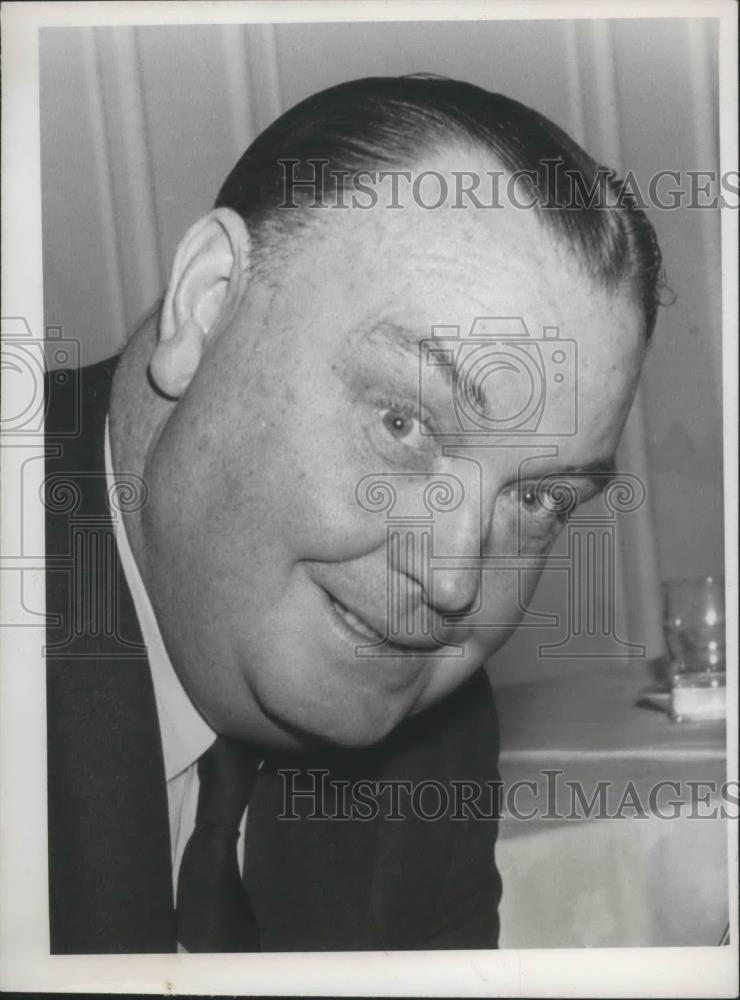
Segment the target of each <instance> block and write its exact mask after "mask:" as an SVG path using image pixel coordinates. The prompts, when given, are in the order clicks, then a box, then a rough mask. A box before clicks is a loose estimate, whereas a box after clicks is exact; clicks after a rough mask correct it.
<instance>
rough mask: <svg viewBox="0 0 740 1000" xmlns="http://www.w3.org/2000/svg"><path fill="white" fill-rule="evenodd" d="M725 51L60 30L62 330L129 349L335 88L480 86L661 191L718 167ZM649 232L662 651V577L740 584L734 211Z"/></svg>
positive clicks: (57, 272)
mask: <svg viewBox="0 0 740 1000" xmlns="http://www.w3.org/2000/svg"><path fill="white" fill-rule="evenodd" d="M716 53H717V38H716V27H715V24H714V22H713V21H711V20H685V19H684V20H678V19H676V20H674V19H669V20H655V21H639V22H637V21H580V22H578V21H567V20H559V21H554V20H553V21H530V22H503V21H498V22H486V23H482V22H467V23H466V22H462V23H393V24H388V23H368V24H328V25H327V24H321V25H318V24H317V25H310V24H300V25H289V24H288V25H269V24H268V25H245V26H233V25H228V26H182V27H141V28H133V27H124V28H84V29H80V28H75V29H57V28H54V29H43V30H42V32H41V136H42V198H43V222H44V240H43V252H44V297H45V319H46V323H47V325H57V326H63V327H64V330H65V335H66V336H68V337H75V338H78V339H79V340H80V341H81V343H82V358H83V361H84V362H86V363H91V362H94V361H97V360H100V359H102V358H104V357H106V356H108V355H109V354H112V353H113V352H115V351H117V350H119V349H120V348H121V346H122V345H123V343H124V339H125V336H126V334H127V331H130V330H131V329H132V328H133V327H134V326H135V324H136V323H137V321H138V320H139V319H140V318H141V317H142V315H143V314H144V313H145V312H146V311H147V310H148V309H149V308H150V307H151V306H152V305H153V304H154V303H155V301H156V299H157V297H158V296H159V295H160V294H161V292H162V290H163V288H164V286H165V283H166V276H167V273H168V270H169V267H170V263H171V260H172V257H173V254H174V250H175V247H176V245H177V242H178V240H179V238H180V237H181V236H182V235H183V234H184V233H185V231H186V229H187V228H188V226H189V225H190V224H191V223H192V222H193V221H194V220H195V219H196V218H197V217H198V216H199V215H201V214H203V213H204V212H206V211H207V210H208V209H209V208H210V206H211V204H212V201H213V199H214V197H215V194H216V192H217V190H218V188H219V186H220V184H221V182H222V180H223V179H224V177H225V176H226V174H227V173H228V171H229V169H230V168H231V166H232V165H233V163H234V162H235V160H236V159H237V157H238V156H239V155H240V154H241V152H242V151H243V150H244V148H245V147H246V145H247V144H248V143H249V142H250V141H251V140H252V139H253V138H254V137H255V136H256V135H257V134H258V133H259V131H260V130H261V129H263V128H264V127H265V126H266V125H267V124H269V122H270V121H272V120H273V119H274V118H275V117H276V116H277V115H278V114H279V113H280V112H281V111H282V110H284V109H285V108H287V107H289V106H290V105H292V104H294V103H295V102H296V101H298V100H300V99H301V98H303V97H305V96H307V95H309V94H310V93H312V92H314V91H316V90H318V89H321V88H323V87H326V86H329V85H331V84H334V83H338V82H340V81H342V80H347V79H351V78H353V77H358V76H363V75H376V74H381V75H382V74H399V73H409V72H418V71H428V72H435V73H442V74H446V75H450V76H453V77H458V78H461V79H465V80H469V81H470V82H472V83H475V84H478V85H481V86H483V87H486V88H488V89H491V90H500V91H502V92H504V93H506V94H508V95H510V96H512V97H514V98H517V99H518V100H520V101H523V102H524V103H526V104H530V105H532V106H533V107H535V108H537V109H538V110H540V111H542V112H544V113H545V114H546V115H547V116H548V117H550V118H551V119H552V120H553V121H555V122H556V123H557V124H559V125H561V126H562V127H564V128H565V129H566V131H568V132H570V133H571V134H572V135H573V136H574V137H575V138H576V139H577V140H579V141H581V142H582V143H583V144H584V146H585V147H586V149H587V150H588V151H589V152H590V153H591V154H592V155H593V156H594V157H595V158H596V159H597V160H599V161H601V162H605V163H608V164H609V165H611V166H615V167H616V168H617V169H618V170H619V171H620V172H622V173H624V172H625V171H627V170H632V171H633V172H634V174H635V176H636V177H637V178H638V180H639V181H640V183H641V185H642V186H643V189H645V190H646V189H647V183H648V180H649V178H650V176H651V174H652V173H654V172H655V171H657V170H660V169H674V170H683V171H685V170H688V169H695V170H697V169H698V170H710V169H717V168H718V141H717V56H716ZM649 214H650V217H651V220H652V221H653V224H654V225H655V227H656V229H657V232H658V236H659V238H660V241H661V244H662V247H663V252H664V258H665V265H666V270H667V276H668V281H669V284H670V286H671V287H672V289H673V290H674V291H675V294H676V299H675V302H674V304H673V305H671V306H670V307H669V308H666V309H663V310H661V314H660V318H659V322H658V328H657V331H656V334H655V341H654V344H653V346H652V348H651V352H650V356H649V359H648V361H647V364H646V368H645V373H644V377H643V383H642V390H641V393H640V396H639V398H638V401H637V404H636V407H635V408H634V411H633V413H632V415H631V417H630V422H629V425H628V429H627V432H626V434H625V441H624V445H623V447H622V453H621V456H620V460H621V465H622V468H624V469H625V470H627V471H631V472H634V473H636V474H638V475H640V476H641V477H642V478H643V479H644V480H645V481H646V483H647V485H648V503H647V504H646V505H645V506H644V507H643V508H642V509H641V510H640V511H639V512H638V513H637V514H635V515H630V516H629V517H625V518H623V519H622V521H621V522H620V541H621V550H620V551H621V561H620V567H619V571H618V581H617V583H618V591H617V602H616V603H617V616H618V629H619V630H620V631H619V634H620V636H621V637H624V638H629V639H630V640H632V641H633V642H639V643H646V644H647V646H648V650H649V652H650V653H652V654H657V653H658V652H660V649H661V639H660V609H659V598H658V584H659V580H660V579H661V578H667V577H672V576H687V575H694V574H699V573H710V572H722V567H723V530H722V478H721V467H722V458H721V456H722V438H721V329H720V321H721V302H720V257H719V218H718V213H717V212H716V211H710V210H691V209H687V208H682V209H678V210H675V211H660V210H656V209H652V210H650V212H649ZM563 594H564V588H563V584H562V580H561V579H559V578H558V575H557V574H554V573H551V574H545V577H544V579H543V584H542V585H541V587H540V590H539V591H538V595H537V599H536V606H537V607H541V608H543V609H547V610H553V609H560V610H561V611H562V610H563ZM533 642H534V638H533V632H532V630H530V631H527V630H522V631H521V632H520V633H519V634H518V635H517V636H515V637H514V639H513V640H512V641H511V642H510V643H509V644H508V646H507V647H505V649H504V650H503V651H502V652H501V653H500V654H498V655H497V657H496V664H495V675H496V676H497V677H498V679H499V681H500V682H501V683H505V682H506V681H507V679H508V680H513V679H516V678H518V677H520V676H521V675H522V672H523V671H524V672H525V673H526V672H527V670H528V669H530V666H531V665H532V664H533V663H534V661H535V660H536V651H535V648H534V645H533ZM551 662H552V666H553V667H555V668H557V665H558V661H551ZM528 665H530V666H528Z"/></svg>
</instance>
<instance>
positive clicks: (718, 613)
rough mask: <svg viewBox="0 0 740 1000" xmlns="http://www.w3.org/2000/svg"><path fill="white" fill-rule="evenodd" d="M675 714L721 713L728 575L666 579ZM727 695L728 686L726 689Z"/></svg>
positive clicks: (680, 716)
mask: <svg viewBox="0 0 740 1000" xmlns="http://www.w3.org/2000/svg"><path fill="white" fill-rule="evenodd" d="M663 630H664V633H665V639H666V646H667V648H668V658H669V661H670V673H671V677H672V684H671V687H672V691H673V703H674V718H678V719H683V718H692V717H696V718H698V717H704V718H707V717H709V716H710V715H711V716H712V717H715V716H716V715H717V714H718V711H719V703H720V701H719V698H718V696H719V694H720V691H719V690H718V689H724V687H725V581H724V577H721V576H704V577H689V578H686V579H682V580H668V581H667V582H666V583H664V584H663ZM721 694H722V696H724V690H722V692H721Z"/></svg>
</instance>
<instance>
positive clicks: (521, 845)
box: [493, 660, 737, 948]
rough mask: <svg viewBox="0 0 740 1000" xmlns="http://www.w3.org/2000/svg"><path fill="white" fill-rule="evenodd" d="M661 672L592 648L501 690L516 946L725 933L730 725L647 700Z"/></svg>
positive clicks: (685, 939)
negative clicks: (680, 717)
mask: <svg viewBox="0 0 740 1000" xmlns="http://www.w3.org/2000/svg"><path fill="white" fill-rule="evenodd" d="M493 680H494V687H495V674H494V675H493ZM650 680H651V677H650V673H649V668H648V665H647V664H646V663H645V661H637V662H635V661H628V660H627V661H624V660H623V661H619V660H617V661H606V662H605V661H589V662H584V663H575V664H573V663H570V664H568V665H563V666H558V665H557V664H554V665H553V667H552V670H551V672H549V673H546V674H545V675H544V676H541V677H540V678H539V679H538V680H536V681H530V682H526V683H521V684H513V685H509V686H507V687H503V688H501V689H500V690H498V691H497V692H496V696H497V704H498V713H499V720H500V730H501V756H500V770H501V777H502V780H503V801H502V809H503V811H502V821H501V824H500V833H499V844H498V847H497V862H498V866H499V870H500V871H501V874H502V878H503V880H504V897H503V900H502V905H501V919H502V934H501V946H502V947H543V948H544V947H579V946H591V947H595V946H637V945H691V944H694V945H699V944H715V943H717V942H718V941H719V939H720V937H721V934H722V930H723V928H724V925H725V924H726V922H727V919H728V917H727V912H728V908H727V842H728V841H727V821H726V818H724V816H723V814H722V807H723V806H728V808H729V810H730V812H733V809H734V813H733V814H734V815H736V814H737V807H736V806H735V807H733V805H732V803H727V802H726V801H725V800H724V799H723V798H722V791H723V789H722V786H723V783H724V782H725V780H726V732H725V726H724V723H722V722H691V723H675V722H672V721H671V720H670V718H669V717H668V716H667V715H666V714H664V713H662V712H660V711H657V710H655V709H647V708H640V707H637V706H636V704H635V703H636V701H637V699H638V697H639V694H640V691H641V690H642V689H644V688H645V687H646V685H648V684H649V683H650ZM668 782H671V783H672V784H667V783H668ZM661 783H662V784H661ZM579 790H580V791H579ZM734 794H735V795H737V792H736V791H735V793H734Z"/></svg>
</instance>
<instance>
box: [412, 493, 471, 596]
mask: <svg viewBox="0 0 740 1000" xmlns="http://www.w3.org/2000/svg"><path fill="white" fill-rule="evenodd" d="M481 531H482V525H481V518H480V510H479V507H478V505H477V504H475V503H473V502H471V501H466V502H465V503H463V504H461V506H460V507H459V508H458V509H457V510H455V511H451V512H449V513H446V514H442V515H440V517H439V519H438V520H437V522H436V523H435V525H434V530H433V535H432V538H433V542H432V554H431V573H430V574H429V578H428V580H427V581H426V587H425V598H426V600H427V601H428V603H429V604H430V605H431V606H432V607H433V608H434V609H435V610H436V611H437V612H439V613H440V614H463V613H465V612H467V611H470V610H472V609H473V608H474V607H475V605H476V602H477V599H478V593H479V590H480V585H481V579H480V578H481V571H480V569H479V568H477V567H476V565H475V561H476V560H477V559H478V558H479V557H480V555H481V551H482V541H483V540H482V538H481Z"/></svg>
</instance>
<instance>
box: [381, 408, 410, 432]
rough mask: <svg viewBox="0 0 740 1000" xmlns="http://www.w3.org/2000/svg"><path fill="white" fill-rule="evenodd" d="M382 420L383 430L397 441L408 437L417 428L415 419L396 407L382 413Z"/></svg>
mask: <svg viewBox="0 0 740 1000" xmlns="http://www.w3.org/2000/svg"><path fill="white" fill-rule="evenodd" d="M382 420H383V426H384V427H385V429H386V430H387V431H388V433H389V434H390V435H391V437H394V438H396V439H397V440H402V439H403V438H407V437H410V436H411V435H412V434H413V433H414V431H415V430H417V428H418V426H419V421H418V420H417V419H416V418H415V417H413V416H411V414H409V413H407V412H404V411H402V410H400V409H398V408H397V407H394V408H392V409H388V410H385V411H383V414H382ZM417 433H418V431H417Z"/></svg>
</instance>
